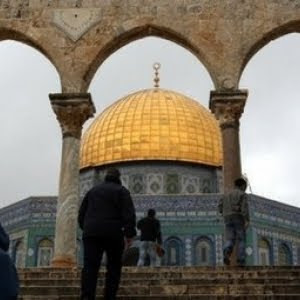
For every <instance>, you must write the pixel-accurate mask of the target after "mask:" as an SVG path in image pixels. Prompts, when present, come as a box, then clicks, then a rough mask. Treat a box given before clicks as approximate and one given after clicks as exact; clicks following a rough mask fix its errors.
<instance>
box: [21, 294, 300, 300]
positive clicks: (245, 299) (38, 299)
mask: <svg viewBox="0 0 300 300" xmlns="http://www.w3.org/2000/svg"><path fill="white" fill-rule="evenodd" d="M79 299H80V298H79V297H78V296H63V295H62V296H21V297H20V298H19V299H18V300H79ZM103 299H104V297H102V296H97V297H96V300H103ZM117 299H118V300H299V299H300V295H299V294H297V295H284V294H281V295H260V294H250V295H219V296H216V295H207V294H203V295H180V296H163V295H151V296H132V295H130V296H122V295H120V296H118V297H117Z"/></svg>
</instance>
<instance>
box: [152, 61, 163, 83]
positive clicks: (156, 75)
mask: <svg viewBox="0 0 300 300" xmlns="http://www.w3.org/2000/svg"><path fill="white" fill-rule="evenodd" d="M160 67H161V64H160V63H158V62H156V63H154V64H153V69H154V71H155V77H154V87H155V88H159V80H160V79H159V72H158V70H159V69H160Z"/></svg>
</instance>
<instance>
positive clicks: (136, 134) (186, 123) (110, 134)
mask: <svg viewBox="0 0 300 300" xmlns="http://www.w3.org/2000/svg"><path fill="white" fill-rule="evenodd" d="M137 160H176V161H185V162H194V163H201V164H205V165H211V166H221V165H222V144H221V135H220V129H219V125H218V123H217V121H216V119H215V118H214V116H213V115H212V114H211V113H210V112H209V111H208V110H207V109H206V108H204V107H203V106H202V105H200V104H199V103H198V102H196V101H194V100H192V99H190V98H188V97H186V96H184V95H181V94H179V93H176V92H173V91H167V90H163V89H159V88H155V89H148V90H143V91H139V92H136V93H133V94H130V95H128V96H126V97H124V98H122V99H120V100H119V101H117V102H115V103H114V104H112V105H111V106H109V107H108V108H107V109H105V110H104V111H103V112H102V113H101V114H100V115H99V116H98V117H97V118H96V119H95V121H94V122H93V123H92V124H91V125H90V127H89V128H88V129H87V131H86V132H85V134H84V135H83V139H82V144H81V154H80V167H81V168H86V167H94V166H100V165H105V164H109V163H114V162H124V161H137Z"/></svg>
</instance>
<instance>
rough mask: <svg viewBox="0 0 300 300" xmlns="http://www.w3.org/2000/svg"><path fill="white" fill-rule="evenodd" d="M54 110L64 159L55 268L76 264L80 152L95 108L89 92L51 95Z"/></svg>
mask: <svg viewBox="0 0 300 300" xmlns="http://www.w3.org/2000/svg"><path fill="white" fill-rule="evenodd" d="M49 98H50V101H51V105H52V108H53V110H54V112H55V114H56V118H57V120H58V122H59V124H60V127H61V129H62V138H63V142H62V157H61V169H60V179H59V193H58V202H57V213H56V228H55V249H54V258H53V261H52V266H53V267H74V266H76V264H77V252H76V248H77V215H78V206H79V151H80V138H81V131H82V125H83V124H84V122H85V121H86V120H87V119H89V118H90V117H92V116H93V114H94V113H95V107H94V105H93V102H92V99H91V95H90V94H86V93H76V94H75V93H74V94H73V93H72V94H50V95H49Z"/></svg>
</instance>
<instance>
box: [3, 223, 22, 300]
mask: <svg viewBox="0 0 300 300" xmlns="http://www.w3.org/2000/svg"><path fill="white" fill-rule="evenodd" d="M8 248H9V237H8V235H7V233H6V232H5V231H4V229H3V227H2V226H1V224H0V299H1V300H12V299H16V297H17V295H18V291H19V280H18V275H17V271H16V268H15V265H14V264H13V262H12V261H11V259H10V257H9V255H8V253H7V250H8Z"/></svg>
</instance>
